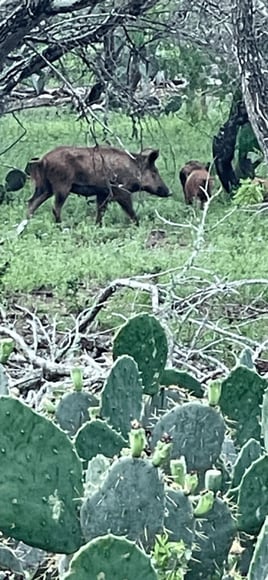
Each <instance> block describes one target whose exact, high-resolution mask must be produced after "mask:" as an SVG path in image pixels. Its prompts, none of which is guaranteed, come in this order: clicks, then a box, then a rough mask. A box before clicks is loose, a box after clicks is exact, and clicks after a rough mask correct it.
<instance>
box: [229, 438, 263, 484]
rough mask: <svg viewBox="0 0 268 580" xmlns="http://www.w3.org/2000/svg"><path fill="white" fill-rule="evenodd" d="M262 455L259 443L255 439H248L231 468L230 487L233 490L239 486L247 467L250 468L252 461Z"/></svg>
mask: <svg viewBox="0 0 268 580" xmlns="http://www.w3.org/2000/svg"><path fill="white" fill-rule="evenodd" d="M262 455H263V450H262V447H261V444H260V443H259V441H256V439H253V438H251V439H249V440H248V441H247V442H246V443H245V444H244V445H243V447H241V449H240V451H239V454H238V456H237V459H236V462H235V464H234V467H233V477H232V482H231V487H232V488H235V487H237V486H238V485H240V482H241V479H242V477H243V475H244V473H245V471H246V469H247V468H248V467H250V466H251V465H252V463H253V461H256V459H258V458H259V457H261V456H262Z"/></svg>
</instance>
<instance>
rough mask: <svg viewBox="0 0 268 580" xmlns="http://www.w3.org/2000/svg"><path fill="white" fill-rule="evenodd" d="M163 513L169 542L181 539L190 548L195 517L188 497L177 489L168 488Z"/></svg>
mask: <svg viewBox="0 0 268 580" xmlns="http://www.w3.org/2000/svg"><path fill="white" fill-rule="evenodd" d="M165 513H166V516H165V528H166V530H167V531H168V535H169V540H170V542H179V541H180V540H183V541H184V543H185V545H186V546H187V547H189V548H190V547H191V546H192V543H193V539H194V531H195V518H194V514H193V508H192V503H191V501H190V499H189V497H187V496H186V495H185V494H184V493H183V491H181V490H179V489H178V490H175V489H170V488H168V489H167V491H166V512H165Z"/></svg>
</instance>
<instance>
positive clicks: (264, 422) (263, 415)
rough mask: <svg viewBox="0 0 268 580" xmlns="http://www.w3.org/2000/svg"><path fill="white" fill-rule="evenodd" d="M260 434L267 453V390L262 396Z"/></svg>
mask: <svg viewBox="0 0 268 580" xmlns="http://www.w3.org/2000/svg"><path fill="white" fill-rule="evenodd" d="M261 433H262V436H263V440H264V447H265V451H266V453H268V389H267V390H266V391H265V392H264V394H263V400H262V410H261Z"/></svg>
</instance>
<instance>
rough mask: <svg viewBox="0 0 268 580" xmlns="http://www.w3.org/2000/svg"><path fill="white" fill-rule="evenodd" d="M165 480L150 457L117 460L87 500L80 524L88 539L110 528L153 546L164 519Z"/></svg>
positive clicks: (113, 531) (83, 506) (147, 546)
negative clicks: (100, 484)
mask: <svg viewBox="0 0 268 580" xmlns="http://www.w3.org/2000/svg"><path fill="white" fill-rule="evenodd" d="M164 498H165V494H164V484H163V481H162V480H161V478H160V473H159V471H158V469H157V468H155V467H154V466H153V465H152V463H151V462H150V461H149V460H147V459H134V458H132V457H121V458H120V459H118V460H116V461H115V462H114V463H113V465H112V466H111V468H110V469H109V472H108V474H107V476H106V478H105V480H104V483H103V485H102V487H101V488H100V490H99V491H97V492H96V493H95V494H94V495H92V496H91V497H89V498H87V499H85V500H84V502H83V504H82V508H81V516H80V519H81V527H82V530H83V535H84V537H85V538H86V540H91V539H92V538H95V537H97V536H103V535H105V534H106V533H107V531H108V530H109V531H110V532H112V533H113V534H116V535H118V536H126V537H127V538H128V539H130V540H135V541H137V542H139V543H141V544H142V545H143V546H144V547H145V548H146V549H148V548H151V547H152V545H153V544H154V541H155V535H156V534H158V533H160V532H161V531H162V528H163V523H164V507H165V502H164Z"/></svg>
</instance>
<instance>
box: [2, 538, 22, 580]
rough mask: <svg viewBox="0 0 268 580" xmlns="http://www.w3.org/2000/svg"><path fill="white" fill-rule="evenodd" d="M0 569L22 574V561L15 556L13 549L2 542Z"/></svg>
mask: <svg viewBox="0 0 268 580" xmlns="http://www.w3.org/2000/svg"><path fill="white" fill-rule="evenodd" d="M0 569H1V570H10V571H11V572H15V574H21V575H22V576H24V572H23V563H22V561H21V560H20V559H19V558H18V557H17V556H16V554H15V552H13V550H11V549H10V548H8V546H5V545H4V544H0Z"/></svg>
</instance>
